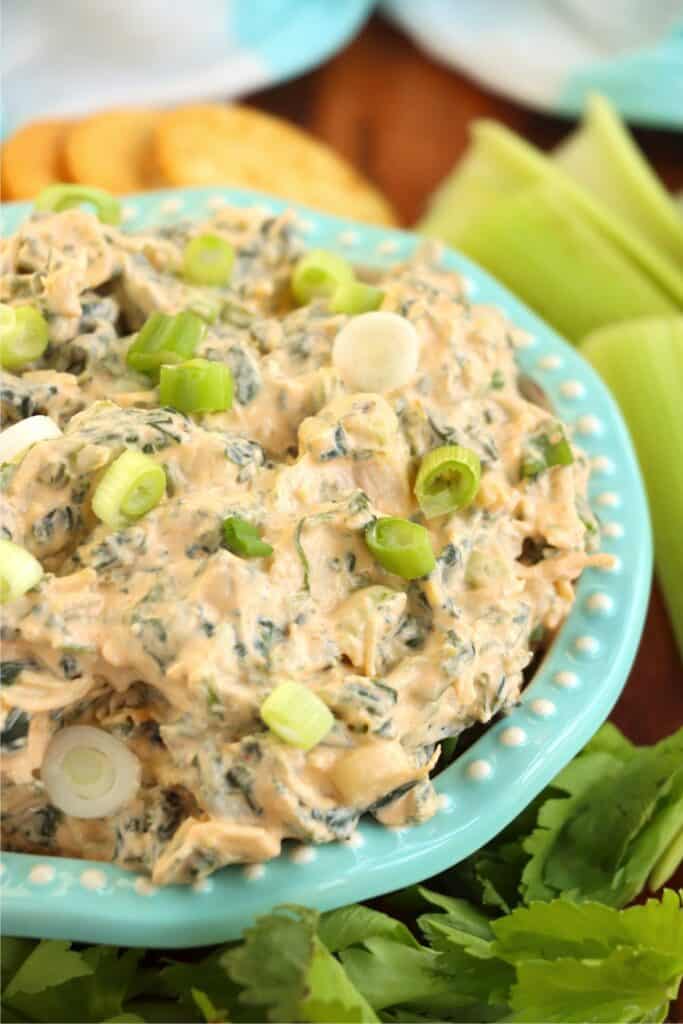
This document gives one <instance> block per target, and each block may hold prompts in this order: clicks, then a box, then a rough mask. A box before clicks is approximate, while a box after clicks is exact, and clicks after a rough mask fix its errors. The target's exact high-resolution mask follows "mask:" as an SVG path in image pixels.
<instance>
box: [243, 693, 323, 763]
mask: <svg viewBox="0 0 683 1024" xmlns="http://www.w3.org/2000/svg"><path fill="white" fill-rule="evenodd" d="M261 718H262V719H263V721H264V722H265V723H266V725H267V726H268V728H269V729H270V730H271V731H272V732H274V733H275V735H276V736H279V737H280V739H281V740H284V741H285V743H289V744H290V746H292V747H300V748H301V749H302V750H310V749H311V747H314V746H315V745H316V744H317V743H320V741H321V740H322V739H324V737H325V736H326V735H327V733H328V732H329V731H330V729H331V728H332V726H333V725H334V715H333V714H332V712H331V711H330V709H329V708H328V706H327V704H325V702H324V701H322V700H321V699H320V697H318V696H317V695H316V694H315V693H313V691H312V690H309V689H308V687H307V686H303V685H302V684H301V683H280V685H279V686H276V687H275V689H274V690H273V691H272V693H269V694H268V696H267V697H266V699H265V700H264V702H263V704H262V705H261Z"/></svg>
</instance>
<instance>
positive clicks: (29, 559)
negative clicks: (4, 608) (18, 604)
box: [0, 540, 43, 604]
mask: <svg viewBox="0 0 683 1024" xmlns="http://www.w3.org/2000/svg"><path fill="white" fill-rule="evenodd" d="M42 578H43V567H42V565H41V564H40V562H39V561H38V559H37V558H34V557H33V555H32V554H31V552H30V551H27V550H26V548H22V547H19V545H18V544H14V543H13V541H11V540H0V604H7V602H8V601H16V599H17V598H18V597H21V596H22V594H25V593H26V591H27V590H30V589H31V588H32V587H35V585H36V583H38V582H39V581H40V580H41V579H42Z"/></svg>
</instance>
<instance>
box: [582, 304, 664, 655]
mask: <svg viewBox="0 0 683 1024" xmlns="http://www.w3.org/2000/svg"><path fill="white" fill-rule="evenodd" d="M581 351H582V353H583V355H585V356H586V358H587V359H588V360H589V361H590V362H591V363H592V364H593V366H595V368H596V369H597V370H598V372H599V373H600V374H601V375H602V377H603V378H604V379H605V381H606V383H607V384H608V385H609V387H610V388H611V390H612V392H613V393H614V396H615V397H616V399H617V401H618V402H619V405H620V406H621V410H622V412H623V413H624V416H625V418H626V421H627V423H628V426H629V429H630V431H631V436H632V437H633V441H634V443H635V446H636V450H637V452H638V458H639V461H640V467H641V469H642V472H643V476H644V478H645V483H646V485H647V491H648V496H649V499H650V512H651V515H652V523H653V527H654V535H655V555H656V562H657V573H658V575H659V580H660V582H661V584H662V589H663V591H664V596H665V598H666V601H667V604H668V607H669V613H670V615H671V621H672V624H673V628H674V632H675V634H676V638H677V640H678V645H679V648H680V650H681V653H682V654H683V526H682V524H683V316H676V317H667V318H663V319H643V320H633V321H630V322H627V323H621V324H614V325H613V326H611V327H607V328H603V329H602V330H600V331H595V332H594V333H593V334H591V335H589V336H588V337H587V338H586V339H585V341H584V342H583V343H582V345H581Z"/></svg>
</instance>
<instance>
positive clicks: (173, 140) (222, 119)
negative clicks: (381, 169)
mask: <svg viewBox="0 0 683 1024" xmlns="http://www.w3.org/2000/svg"><path fill="white" fill-rule="evenodd" d="M153 150H154V156H155V159H156V163H157V167H158V170H159V173H160V175H161V178H162V180H163V181H164V182H165V183H166V184H168V185H237V186H242V187H245V188H253V189H257V190H259V191H261V192H272V193H274V194H275V195H279V196H282V197H283V198H285V199H291V200H292V201H294V202H299V203H303V204H305V205H307V206H313V207H316V208H318V209H321V210H326V211H327V212H329V213H336V214H339V215H341V216H344V217H351V218H354V219H356V220H364V221H371V222H375V223H379V224H395V223H396V217H395V215H394V212H393V210H392V209H391V206H390V205H389V203H388V202H387V200H386V199H384V197H383V196H382V195H381V194H380V192H379V191H378V190H377V189H376V188H375V187H374V186H373V185H371V184H370V182H369V181H367V180H366V179H365V178H363V177H362V176H361V175H360V174H359V173H358V172H357V171H355V170H354V168H353V167H352V166H351V165H350V164H349V163H347V162H346V161H345V160H344V159H342V157H340V156H338V155H337V154H336V153H335V152H334V151H333V150H332V149H330V148H329V147H328V146H326V145H325V144H324V143H322V142H319V141H318V140H317V139H314V138H312V137H311V136H310V135H307V134H306V133H305V132H303V131H301V129H299V128H296V127H295V126H294V125H292V124H289V122H287V121H283V120H281V119H280V118H277V117H271V116H270V115H269V114H264V113H262V112H261V111H260V110H253V109H251V108H250V107H242V106H239V105H233V106H221V105H218V104H196V105H193V106H187V107H180V108H179V109H177V110H170V111H168V112H167V113H164V114H162V115H161V117H160V118H159V120H158V121H157V124H156V126H155V128H154V139H153Z"/></svg>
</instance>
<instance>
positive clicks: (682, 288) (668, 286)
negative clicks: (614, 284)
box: [418, 121, 683, 325]
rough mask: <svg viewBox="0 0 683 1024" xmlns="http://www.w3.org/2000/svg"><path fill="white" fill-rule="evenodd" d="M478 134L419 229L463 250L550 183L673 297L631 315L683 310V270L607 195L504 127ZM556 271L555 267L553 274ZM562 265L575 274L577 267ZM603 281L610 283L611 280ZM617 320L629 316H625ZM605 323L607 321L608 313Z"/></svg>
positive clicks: (484, 125)
mask: <svg viewBox="0 0 683 1024" xmlns="http://www.w3.org/2000/svg"><path fill="white" fill-rule="evenodd" d="M472 134H473V142H472V144H471V146H470V149H469V150H468V152H467V154H466V155H465V157H464V159H463V160H462V161H461V163H460V164H459V165H458V166H457V167H456V169H455V171H454V172H453V173H452V174H451V176H450V177H449V178H448V179H447V180H446V182H445V183H444V184H443V185H442V187H441V188H440V189H439V190H438V192H437V193H436V195H435V197H434V199H433V201H432V203H431V205H430V207H429V210H428V212H427V214H426V216H425V217H424V219H423V220H422V221H421V222H420V223H419V224H418V230H419V231H421V232H423V233H424V234H426V235H428V236H430V237H434V238H441V239H443V240H444V241H447V242H448V243H449V244H451V245H453V246H454V247H456V248H462V245H463V236H465V235H467V236H468V238H470V239H471V238H472V237H473V233H474V232H475V231H476V230H477V229H478V225H479V224H481V223H482V221H484V220H485V221H486V223H487V225H488V224H490V223H491V219H492V217H493V214H494V213H495V211H496V210H497V208H498V206H499V204H500V203H503V202H505V201H508V200H509V199H510V198H511V197H514V196H515V195H516V194H517V193H518V192H519V191H520V190H522V189H524V188H526V187H528V186H529V185H532V184H535V183H544V184H546V185H548V186H549V187H550V188H552V189H553V191H554V192H555V193H556V194H557V196H558V197H559V199H560V200H561V202H563V203H564V204H565V205H566V206H567V208H568V209H569V208H571V209H572V210H573V211H574V212H575V213H576V214H578V215H580V216H581V217H583V218H584V220H585V221H586V222H587V223H590V224H592V225H593V226H594V228H595V229H596V230H597V231H598V232H599V233H600V234H601V235H603V236H604V237H605V239H607V240H609V241H611V242H612V243H613V244H614V245H616V246H618V247H619V248H620V249H621V250H622V252H623V253H624V255H625V256H626V257H627V258H628V260H630V261H631V262H632V263H635V264H636V265H637V266H638V267H640V268H641V270H642V271H644V272H645V273H646V274H647V275H648V276H649V277H650V278H651V279H652V286H653V289H655V288H656V289H657V290H658V291H659V292H660V293H661V294H662V296H663V297H668V304H667V305H666V306H665V307H662V305H661V304H660V305H655V306H645V307H643V308H641V309H640V310H638V309H636V310H635V312H634V313H632V314H631V315H647V314H650V313H652V314H654V313H657V312H660V311H662V308H664V311H667V310H668V311H670V312H676V311H677V310H678V309H681V308H683V268H680V267H678V266H677V265H676V264H675V263H674V262H673V261H671V260H670V259H668V257H667V256H665V255H664V253H661V252H659V251H658V250H657V249H656V248H655V246H653V245H652V244H651V243H650V242H649V241H648V239H647V238H645V237H643V236H642V235H640V234H639V233H638V232H636V231H634V230H633V228H632V226H631V225H630V224H629V223H626V222H624V221H623V220H622V218H621V217H619V216H618V214H615V213H614V212H613V211H612V210H610V209H609V208H608V207H607V206H605V204H604V203H603V202H602V201H601V199H599V198H594V197H593V196H592V195H591V194H590V193H589V192H587V191H586V190H585V189H584V188H582V187H581V186H580V185H577V184H576V183H575V182H574V181H573V180H572V179H571V178H570V177H569V175H567V174H565V173H564V171H563V170H562V169H561V168H560V167H558V166H556V165H555V164H554V163H553V161H552V160H550V159H548V158H547V157H545V156H544V155H543V154H542V153H541V152H540V151H539V150H537V149H535V147H534V146H531V145H530V144H529V143H527V142H525V141H524V140H523V139H521V138H520V137H519V136H518V135H515V133H514V132H511V131H510V130H509V129H508V128H505V127H503V125H500V124H497V123H496V122H494V121H478V122H476V123H475V125H474V128H473V133H472ZM485 265H486V264H485ZM555 269H557V268H550V270H551V271H553V272H554V271H555ZM561 269H562V270H563V272H564V271H566V272H572V271H573V269H574V268H570V267H567V268H561ZM597 284H598V282H597V281H596V285H597ZM603 284H605V285H606V286H607V287H609V283H608V282H603ZM547 315H548V319H549V320H550V322H551V323H553V324H556V325H557V322H556V320H555V319H554V318H553V316H552V315H551V314H547ZM627 315H628V314H627ZM616 319H623V316H622V317H616ZM599 322H600V323H604V322H606V320H605V318H604V317H603V318H601V319H600V321H599Z"/></svg>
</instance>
